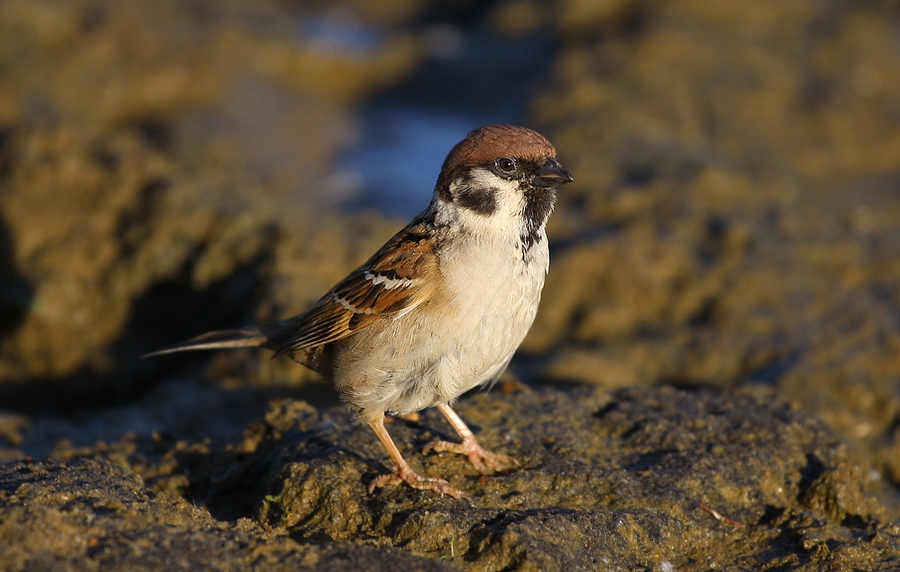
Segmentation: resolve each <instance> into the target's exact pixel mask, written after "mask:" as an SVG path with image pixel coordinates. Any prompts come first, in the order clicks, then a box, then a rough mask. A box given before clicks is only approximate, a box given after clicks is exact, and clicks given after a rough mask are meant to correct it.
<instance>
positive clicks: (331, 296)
mask: <svg viewBox="0 0 900 572" xmlns="http://www.w3.org/2000/svg"><path fill="white" fill-rule="evenodd" d="M572 180H573V179H572V175H570V174H569V172H568V171H567V170H566V169H564V168H563V167H562V166H561V165H560V164H559V162H557V160H556V150H555V149H554V148H553V145H551V144H550V142H549V141H548V140H547V139H546V138H544V137H543V136H542V135H540V134H539V133H537V132H535V131H532V130H530V129H527V128H525V127H519V126H514V125H498V124H494V125H486V126H484V127H480V128H478V129H475V130H474V131H472V132H471V133H469V134H468V135H467V136H466V138H465V139H464V140H462V141H461V142H459V143H458V144H457V145H456V146H455V147H453V149H452V150H451V151H450V153H449V154H448V155H447V158H446V159H445V161H444V163H443V166H442V167H441V171H440V175H439V176H438V179H437V183H436V185H435V188H434V195H433V198H432V200H431V203H430V204H429V205H428V208H426V209H425V210H424V211H423V212H422V213H421V214H419V215H418V216H417V217H415V218H414V219H413V220H412V221H411V222H410V223H409V224H408V225H406V227H405V228H403V229H402V230H401V231H400V232H398V233H397V234H396V235H395V236H394V237H393V238H391V239H390V240H389V241H388V242H387V244H385V245H384V246H383V247H382V248H381V249H380V250H378V252H376V253H375V255H374V256H372V257H371V258H370V259H369V260H368V261H366V262H365V263H364V264H363V265H362V266H360V267H359V268H357V269H356V270H354V271H353V272H351V273H350V274H349V275H348V276H347V277H346V278H344V279H343V280H342V281H340V282H339V283H338V284H337V285H336V286H335V287H334V288H332V289H331V290H330V291H329V292H328V293H327V294H325V295H324V296H323V297H322V298H321V299H320V300H319V301H318V302H316V303H315V304H313V305H312V307H311V308H309V309H308V310H307V311H306V312H304V313H302V314H299V315H297V316H294V317H293V318H288V319H286V320H280V321H275V322H268V323H264V324H260V325H256V326H250V327H245V328H242V329H237V330H223V331H214V332H209V333H206V334H203V335H200V336H198V337H196V338H193V339H191V340H188V341H185V342H182V343H180V344H177V345H174V346H172V347H169V348H167V349H163V350H160V351H157V352H153V353H151V354H147V355H148V356H152V355H162V354H169V353H173V352H181V351H187V350H211V349H223V348H242V347H255V346H262V347H265V348H268V349H271V350H274V352H275V355H276V356H278V355H284V356H287V357H289V358H291V359H292V360H294V361H296V362H298V363H300V364H302V365H304V366H306V367H309V368H310V369H312V370H314V371H316V372H318V373H320V374H321V375H322V376H323V377H324V378H325V379H326V380H327V381H328V382H330V383H331V384H333V386H334V387H335V388H336V389H337V392H338V393H339V395H340V397H341V399H342V401H344V402H345V403H346V404H347V405H349V406H350V407H351V408H352V409H353V410H354V411H355V413H356V415H357V417H358V419H359V420H361V421H364V422H365V423H367V424H368V425H369V426H370V427H371V428H372V429H373V430H374V431H375V434H376V435H377V436H378V439H379V440H380V441H381V443H382V444H383V445H384V447H385V449H386V450H387V453H388V455H389V457H390V459H391V461H393V464H394V466H395V468H396V472H394V473H390V474H384V475H381V476H378V477H376V478H375V479H374V480H373V481H372V482H371V483H370V484H369V486H368V492H369V493H370V494H371V493H373V492H374V491H375V489H376V488H379V487H384V486H388V485H397V484H401V483H406V484H407V485H409V486H411V487H413V488H415V489H420V490H430V491H434V492H437V493H440V494H442V495H443V494H446V495H450V496H452V497H454V498H468V495H466V494H465V493H464V492H463V491H460V490H458V489H456V488H454V487H452V486H451V485H450V483H449V482H447V481H446V480H443V479H434V478H426V477H423V476H421V475H419V474H418V473H416V472H415V471H414V470H413V469H412V468H411V467H410V466H409V465H408V464H407V462H406V460H404V458H403V456H402V455H401V454H400V451H399V449H398V448H397V446H396V445H395V444H394V441H393V440H392V439H391V437H390V435H389V434H388V432H387V429H385V425H384V419H385V415H386V414H388V415H405V414H408V413H411V412H414V411H419V410H422V409H424V408H427V407H432V406H433V407H436V408H437V409H438V410H439V411H440V412H441V413H442V414H443V415H444V417H446V418H447V421H449V422H450V425H452V426H453V429H454V430H455V431H456V433H458V434H459V437H460V439H461V442H459V443H451V442H447V441H436V442H432V443H429V444H428V445H426V446H425V449H424V450H423V454H427V453H428V452H429V451H446V452H454V453H460V454H464V455H466V456H467V457H468V460H469V462H471V464H472V465H473V466H474V467H475V468H476V469H477V470H478V471H479V472H480V473H482V474H486V475H487V474H491V473H492V472H495V471H496V472H501V473H503V472H506V471H508V470H509V469H511V468H512V467H515V466H516V465H517V464H518V463H517V462H516V460H515V459H513V458H512V457H509V456H507V455H503V454H499V453H493V452H491V451H488V450H487V449H484V448H483V447H482V446H481V444H480V443H479V442H478V440H477V439H476V438H475V435H474V434H473V433H472V431H471V430H470V429H469V428H468V426H466V424H465V423H464V422H463V420H462V419H460V417H459V416H458V415H457V414H456V412H454V411H453V409H452V408H451V405H452V404H453V403H454V402H455V401H456V399H457V398H458V397H459V396H460V395H462V394H463V393H465V392H466V391H468V390H470V389H472V388H474V387H478V386H489V385H490V384H492V383H493V382H494V381H496V380H497V378H498V377H499V376H500V374H501V373H502V372H503V370H504V369H506V366H507V365H508V364H509V362H510V360H511V359H512V356H513V354H514V353H515V351H516V349H517V348H518V346H519V344H520V343H521V342H522V340H523V339H524V337H525V334H526V333H527V332H528V329H529V328H530V327H531V324H532V322H533V321H534V318H535V314H536V313H537V309H538V303H539V301H540V297H541V289H542V288H543V286H544V278H545V276H546V274H547V271H548V270H549V264H550V256H549V249H548V245H547V233H546V230H545V225H546V223H547V219H548V218H549V216H550V214H551V212H552V211H553V207H554V205H555V203H556V186H557V185H562V184H566V183H569V182H571V181H572Z"/></svg>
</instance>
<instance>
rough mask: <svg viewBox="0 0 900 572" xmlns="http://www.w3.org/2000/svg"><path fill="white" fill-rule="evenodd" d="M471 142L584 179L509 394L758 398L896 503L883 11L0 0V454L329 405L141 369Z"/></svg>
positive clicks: (332, 250) (708, 0)
mask: <svg viewBox="0 0 900 572" xmlns="http://www.w3.org/2000/svg"><path fill="white" fill-rule="evenodd" d="M489 122H513V123H521V124H524V125H527V126H529V127H532V128H535V129H537V130H539V131H541V132H542V133H544V134H545V135H546V136H548V138H550V139H551V141H553V143H554V144H555V146H556V148H557V150H558V152H559V157H560V160H561V162H562V163H563V164H564V165H565V166H566V167H567V168H568V169H569V170H570V171H571V172H572V173H573V174H574V176H575V183H573V184H572V185H569V186H567V187H565V188H564V189H563V191H562V193H561V200H560V205H559V208H558V210H557V213H556V214H555V215H554V217H553V219H552V221H551V224H550V229H549V232H550V235H551V244H552V249H553V250H552V256H553V262H552V264H551V273H550V276H549V278H548V283H547V287H546V289H545V291H544V300H543V303H542V308H541V311H540V313H539V315H538V319H537V322H536V324H535V326H534V328H533V329H532V332H531V334H530V335H529V337H528V339H527V340H526V342H525V344H524V345H523V347H522V350H521V351H520V354H519V355H518V357H517V359H516V360H515V361H514V363H513V366H512V368H511V370H512V374H513V375H515V376H517V377H518V378H519V379H521V380H523V381H524V382H526V383H529V384H535V385H541V386H569V385H571V384H592V385H599V386H602V387H607V388H610V389H612V388H618V387H625V386H633V385H659V384H672V385H675V386H677V387H684V388H693V387H704V386H712V387H718V388H734V387H745V386H762V387H766V388H770V389H771V391H772V392H773V395H777V396H778V397H780V398H784V399H787V400H790V401H792V402H793V403H795V404H797V406H798V407H800V408H802V409H804V410H806V411H808V412H810V413H812V414H814V415H817V416H819V417H821V418H822V419H823V420H825V422H826V423H828V424H829V425H830V426H831V427H832V428H834V429H835V430H836V431H837V432H838V434H840V435H841V436H842V438H844V439H846V440H847V441H849V442H852V443H854V444H856V445H857V446H858V447H859V448H860V450H861V451H863V452H864V454H865V455H866V459H867V461H868V462H869V463H870V465H871V466H872V467H875V468H876V469H877V470H878V471H879V472H880V474H882V475H884V477H885V478H886V479H887V480H888V481H889V482H891V483H893V484H894V485H895V486H896V485H900V290H898V285H900V225H898V221H900V3H898V2H896V1H894V0H867V1H854V0H824V1H823V0H795V1H792V2H780V1H776V0H771V1H765V0H763V1H759V0H753V1H750V0H747V1H734V2H719V1H716V0H673V1H669V2H650V1H646V0H560V1H543V0H506V1H494V2H475V1H466V0H453V1H451V0H447V1H440V2H425V1H421V0H420V1H416V0H401V1H391V2H386V1H385V2H369V1H365V2H364V1H362V0H358V1H352V0H350V1H342V2H324V1H322V2H313V1H310V2H302V1H287V0H263V1H250V0H224V1H209V0H189V1H185V0H160V1H157V2H152V3H147V2H138V1H136V0H121V1H117V2H105V1H100V0H66V1H51V0H3V1H2V2H0V344H2V345H0V411H2V415H0V445H2V447H0V450H2V455H3V457H4V458H17V457H19V456H21V455H23V454H35V455H37V454H49V453H51V452H53V451H58V450H59V449H60V447H63V445H60V443H61V442H63V440H65V441H64V442H65V443H66V444H67V445H66V446H79V445H81V446H89V445H91V444H93V443H94V442H95V441H96V440H98V439H105V440H109V441H114V440H116V439H117V438H119V437H121V435H123V434H124V433H126V432H127V431H138V432H151V431H156V430H159V429H160V428H165V429H166V430H167V431H171V432H175V433H177V434H179V435H192V433H191V432H192V431H193V432H194V434H196V435H201V436H209V435H212V436H213V437H214V438H220V437H221V438H225V439H227V438H228V435H230V434H231V433H229V431H230V432H232V433H233V432H239V431H240V430H241V429H242V428H243V426H244V424H245V423H246V422H247V419H249V418H252V417H254V416H257V417H258V416H259V415H261V412H262V409H263V407H264V403H265V402H266V400H267V399H268V398H270V397H271V396H272V395H275V394H279V392H284V391H287V390H286V389H285V388H297V387H301V390H298V391H297V392H296V395H299V396H304V397H306V398H309V399H314V398H315V396H317V395H321V397H320V398H321V399H322V400H328V399H333V395H332V394H331V393H330V392H329V390H328V389H327V388H321V387H318V385H321V384H319V382H317V381H316V379H315V376H313V375H312V374H310V373H308V372H306V371H305V370H304V369H303V368H301V367H299V366H296V365H294V364H292V363H290V362H288V361H287V360H278V361H271V360H269V359H268V356H266V355H264V354H263V353H259V354H256V353H252V352H248V353H237V354H227V353H223V354H207V355H203V354H198V355H191V356H180V357H167V358H159V359H155V360H140V359H139V356H140V355H141V354H143V353H146V352H148V351H152V350H154V349H158V348H160V347H163V346H166V345H169V344H171V343H174V342H176V341H178V340H181V339H184V338H187V337H191V336H193V335H196V334H198V333H201V332H204V331H206V330H209V329H214V328H224V327H234V326H239V325H242V324H245V323H250V322H255V321H258V320H265V319H273V318H280V317H286V316H290V315H293V314H296V313H299V312H301V311H303V310H304V308H305V307H306V306H307V305H308V304H309V303H311V302H312V301H314V300H315V299H317V298H318V297H319V296H320V295H321V294H323V293H324V292H325V291H326V290H327V289H328V288H329V287H330V286H331V285H332V284H333V283H334V282H335V281H336V280H338V279H340V278H342V277H343V276H344V275H345V274H346V273H347V272H348V271H349V270H350V269H351V268H353V267H355V266H356V265H357V264H359V263H360V262H362V261H363V260H364V259H365V258H367V257H368V255H369V254H371V252H373V251H374V250H375V249H376V248H377V247H378V246H380V245H381V244H382V243H383V241H384V240H386V239H387V238H388V237H389V236H391V235H392V234H393V233H394V232H395V231H396V230H397V229H399V228H400V227H401V226H402V225H403V224H404V223H405V222H406V220H407V219H409V218H410V217H412V216H414V215H415V214H416V213H418V212H419V211H420V210H422V209H423V208H424V207H425V205H427V203H428V201H429V199H430V196H431V192H432V188H433V185H434V180H435V178H436V176H437V173H438V170H439V168H440V165H441V161H442V160H443V158H444V156H445V154H446V153H447V151H448V150H449V149H450V148H451V147H452V145H453V144H454V143H456V142H457V141H458V140H460V139H461V138H462V137H463V136H464V135H465V134H466V133H467V132H468V131H469V130H471V129H473V128H475V127H477V126H479V125H482V124H485V123H489ZM196 372H203V373H202V375H201V376H197V375H195V373H196ZM304 388H305V389H304ZM320 390H321V391H320ZM292 391H293V390H292ZM310 396H313V397H310ZM254 400H255V401H254ZM257 402H258V403H257ZM251 405H252V406H251ZM209 409H214V410H215V412H216V413H215V416H213V414H212V413H209V412H208V411H207V410H209ZM213 417H215V422H213ZM98 420H100V421H98ZM217 424H218V425H217Z"/></svg>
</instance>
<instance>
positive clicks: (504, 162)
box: [497, 157, 516, 174]
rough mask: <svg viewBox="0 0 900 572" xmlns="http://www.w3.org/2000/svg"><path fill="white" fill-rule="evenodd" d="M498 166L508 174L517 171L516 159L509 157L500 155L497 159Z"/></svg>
mask: <svg viewBox="0 0 900 572" xmlns="http://www.w3.org/2000/svg"><path fill="white" fill-rule="evenodd" d="M497 168H498V169H500V170H501V171H502V172H504V173H506V174H512V173H514V172H515V171H516V161H515V159H510V158H509V157H500V158H499V159H497Z"/></svg>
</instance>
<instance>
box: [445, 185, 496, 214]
mask: <svg viewBox="0 0 900 572" xmlns="http://www.w3.org/2000/svg"><path fill="white" fill-rule="evenodd" d="M498 192H499V191H498V190H497V189H495V188H493V187H488V188H478V187H470V186H468V185H466V186H463V187H462V188H460V189H459V190H458V191H457V193H456V197H455V202H456V203H457V204H459V206H461V207H465V208H467V209H469V210H470V211H472V212H475V213H478V214H480V215H482V216H488V215H491V214H494V211H496V210H497V193H498Z"/></svg>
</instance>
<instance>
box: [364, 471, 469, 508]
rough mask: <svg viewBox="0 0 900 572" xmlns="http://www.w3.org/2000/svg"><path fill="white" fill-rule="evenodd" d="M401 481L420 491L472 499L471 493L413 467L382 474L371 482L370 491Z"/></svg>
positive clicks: (397, 483)
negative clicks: (423, 473) (419, 471)
mask: <svg viewBox="0 0 900 572" xmlns="http://www.w3.org/2000/svg"><path fill="white" fill-rule="evenodd" d="M401 483H406V484H407V485H409V486H411V487H412V488H414V489H418V490H420V491H433V492H436V493H438V494H441V495H449V496H451V497H453V498H455V499H466V500H469V501H470V500H472V499H471V497H469V495H467V494H466V493H464V492H462V491H461V490H459V489H457V488H454V487H452V486H451V485H450V483H448V482H447V481H445V480H444V479H428V478H425V477H423V476H421V475H419V474H418V473H416V472H415V471H413V470H412V469H409V470H406V471H403V472H400V473H391V474H388V475H381V476H378V477H375V478H374V479H372V482H370V483H369V487H368V491H369V494H372V493H373V492H375V489H378V488H381V487H392V486H396V485H399V484H401Z"/></svg>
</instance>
